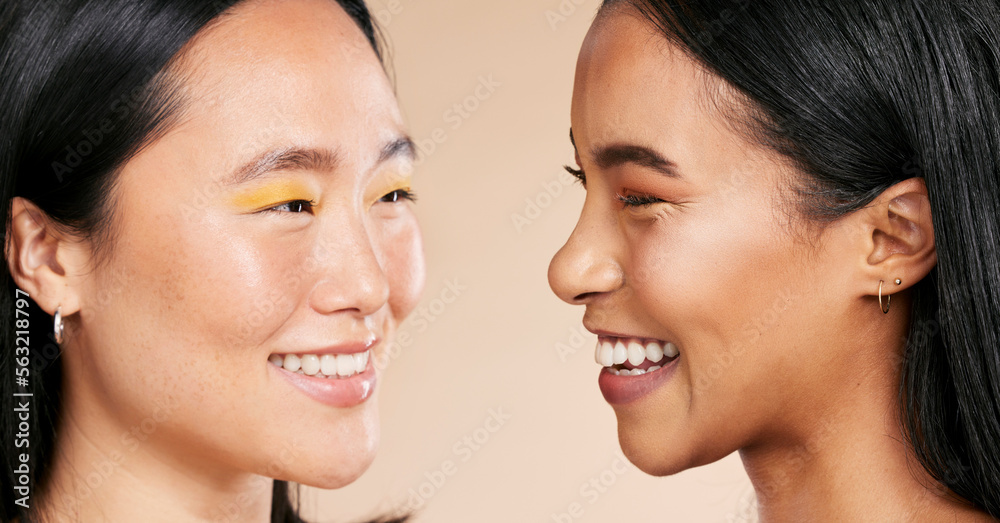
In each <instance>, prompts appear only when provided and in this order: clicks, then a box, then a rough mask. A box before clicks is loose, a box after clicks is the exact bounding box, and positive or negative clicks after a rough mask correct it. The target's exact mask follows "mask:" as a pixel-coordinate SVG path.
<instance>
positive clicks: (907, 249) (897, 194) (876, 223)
mask: <svg viewBox="0 0 1000 523" xmlns="http://www.w3.org/2000/svg"><path fill="white" fill-rule="evenodd" d="M869 210H870V211H871V212H870V214H869V215H868V217H867V219H868V220H870V221H869V230H871V244H870V250H869V253H868V257H867V264H868V268H869V270H870V271H871V275H870V277H871V278H872V279H873V281H875V282H879V281H883V280H884V282H885V283H886V284H888V285H887V286H886V288H885V289H883V290H888V291H889V292H898V291H899V290H902V289H905V288H907V287H910V286H911V285H913V284H915V283H917V282H919V281H920V280H922V279H923V278H924V277H925V276H927V274H928V273H930V271H931V270H932V269H933V268H934V266H935V265H936V264H937V252H936V250H935V248H934V223H933V220H932V215H931V206H930V199H929V198H928V196H927V186H926V184H925V183H924V180H923V179H922V178H911V179H909V180H905V181H902V182H899V183H897V184H896V185H893V186H892V187H890V188H889V189H887V190H886V191H885V192H883V193H882V194H881V195H879V197H878V198H877V199H876V200H875V201H874V202H872V205H871V206H870V207H869ZM896 280H900V283H899V284H897V283H896Z"/></svg>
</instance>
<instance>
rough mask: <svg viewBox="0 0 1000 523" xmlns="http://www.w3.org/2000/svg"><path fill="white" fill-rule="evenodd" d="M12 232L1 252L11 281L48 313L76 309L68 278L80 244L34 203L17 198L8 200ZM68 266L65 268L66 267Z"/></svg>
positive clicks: (70, 312) (77, 299)
mask: <svg viewBox="0 0 1000 523" xmlns="http://www.w3.org/2000/svg"><path fill="white" fill-rule="evenodd" d="M10 228H11V233H10V236H9V237H8V238H7V240H6V242H5V243H4V255H5V256H6V258H7V267H8V268H9V269H10V273H11V276H12V277H13V278H14V283H15V284H16V285H17V286H18V287H20V288H21V289H22V290H23V291H25V292H27V293H28V295H29V296H30V297H31V298H32V299H33V300H34V301H35V303H37V304H38V306H39V307H41V308H42V309H43V310H44V311H45V312H47V313H49V314H50V315H53V314H55V312H56V307H61V309H62V315H63V316H68V315H70V314H74V313H76V312H77V311H79V308H80V301H79V294H78V293H77V292H76V290H75V289H74V288H73V286H72V285H71V282H70V279H71V276H68V274H69V275H72V274H75V273H76V272H75V270H70V271H69V272H67V268H70V269H76V267H74V265H76V263H75V262H76V261H77V260H78V259H79V254H78V252H79V245H78V242H74V240H73V238H70V237H69V236H67V235H65V234H63V233H61V232H60V231H58V230H57V228H56V226H55V224H54V223H53V222H52V220H50V219H49V218H48V216H46V214H45V213H44V212H43V211H42V210H41V209H39V208H38V206H36V205H35V204H34V203H32V202H30V201H28V200H26V199H24V198H21V197H17V198H14V199H13V201H12V203H11V227H10ZM67 266H68V267H67Z"/></svg>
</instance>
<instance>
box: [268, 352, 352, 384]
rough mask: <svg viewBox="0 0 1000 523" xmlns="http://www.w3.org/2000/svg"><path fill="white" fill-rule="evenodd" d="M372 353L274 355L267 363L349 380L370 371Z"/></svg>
mask: <svg viewBox="0 0 1000 523" xmlns="http://www.w3.org/2000/svg"><path fill="white" fill-rule="evenodd" d="M370 359H371V351H370V350H366V351H364V352H358V353H354V354H323V355H318V354H286V355H284V356H282V355H281V354H272V355H270V356H269V357H268V358H267V361H268V362H270V363H271V365H274V366H275V367H278V368H280V369H285V370H287V371H288V372H296V373H298V374H302V375H305V376H315V377H318V378H347V377H350V376H354V375H355V374H360V373H362V372H365V371H366V370H367V369H368V361H369V360H370Z"/></svg>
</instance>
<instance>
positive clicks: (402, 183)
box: [371, 177, 413, 200]
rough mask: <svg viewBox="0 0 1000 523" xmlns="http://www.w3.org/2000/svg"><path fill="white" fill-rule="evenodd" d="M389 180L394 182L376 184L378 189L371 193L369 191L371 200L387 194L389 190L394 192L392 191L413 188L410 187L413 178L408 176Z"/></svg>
mask: <svg viewBox="0 0 1000 523" xmlns="http://www.w3.org/2000/svg"><path fill="white" fill-rule="evenodd" d="M391 181H392V182H395V183H387V184H385V185H379V186H376V187H377V188H378V189H377V190H375V191H372V193H371V194H372V197H371V200H378V199H379V198H382V197H383V196H385V195H387V194H389V193H391V192H394V191H412V190H413V189H411V187H412V181H413V180H411V179H410V177H406V178H398V177H397V178H395V179H394V180H391Z"/></svg>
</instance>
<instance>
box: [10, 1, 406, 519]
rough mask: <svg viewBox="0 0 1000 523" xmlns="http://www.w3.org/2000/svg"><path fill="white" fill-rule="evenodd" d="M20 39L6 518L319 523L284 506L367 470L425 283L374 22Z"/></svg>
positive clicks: (238, 9) (161, 11)
mask: <svg viewBox="0 0 1000 523" xmlns="http://www.w3.org/2000/svg"><path fill="white" fill-rule="evenodd" d="M0 25H2V31H0V34H2V36H0V38H2V40H0V93H2V94H0V96H2V105H0V122H2V127H3V129H4V139H3V140H2V141H0V159H2V163H0V175H2V184H0V190H2V195H0V196H2V201H3V202H4V205H5V212H4V213H3V216H4V229H5V237H4V240H5V241H4V247H5V263H6V270H4V271H2V273H3V274H4V275H5V277H9V278H8V279H7V283H6V284H5V285H4V292H3V299H2V303H0V305H2V310H3V314H2V315H3V318H4V322H3V325H4V326H3V329H2V335H3V347H4V349H5V350H4V352H3V354H2V356H0V374H2V378H0V398H2V400H0V401H2V404H3V409H2V410H3V412H2V414H0V419H2V423H0V432H2V441H3V445H2V456H3V461H4V470H5V472H4V473H3V474H2V478H3V481H2V485H0V487H2V489H3V491H4V494H3V500H4V502H3V508H2V519H3V520H4V521H11V520H18V521H21V522H29V521H88V522H89V521H143V522H155V521H164V522H166V521H170V522H174V521H271V522H296V521H301V519H300V518H299V516H298V515H297V510H295V509H294V508H293V506H292V502H291V499H292V497H291V496H290V494H289V488H288V483H286V482H295V483H299V484H307V485H313V486H317V487H321V488H338V487H341V486H344V485H347V484H349V483H351V482H352V481H354V480H355V479H356V478H357V477H358V476H360V475H361V473H362V472H364V470H365V469H366V468H367V467H368V466H369V464H370V463H371V461H372V459H373V457H374V454H375V449H376V447H377V444H378V436H379V425H378V415H377V410H376V401H375V399H376V398H375V396H376V390H377V389H376V383H377V381H378V377H379V374H380V370H381V367H382V366H381V365H376V362H380V361H382V358H381V356H382V351H383V347H384V346H385V345H386V344H387V342H388V340H389V339H390V338H391V337H392V335H393V333H394V330H395V328H396V326H397V325H398V324H399V322H400V321H401V320H402V319H403V318H404V317H405V316H406V315H407V314H408V313H409V312H410V311H411V310H412V309H413V307H414V305H415V303H416V301H417V300H418V297H419V294H420V292H421V289H422V286H423V282H424V262H423V252H422V243H421V237H420V232H419V229H418V226H417V223H416V220H415V217H414V214H413V211H412V207H411V204H410V200H411V199H412V194H411V191H410V178H411V172H412V166H413V146H412V142H411V141H410V139H409V138H408V137H407V134H406V132H405V128H404V125H403V122H402V119H401V117H400V111H399V108H398V106H397V102H396V98H395V94H394V92H393V88H392V86H391V85H390V82H389V81H388V79H387V76H386V74H385V71H384V69H383V66H382V63H381V54H380V51H379V42H378V39H377V37H376V34H377V33H376V29H375V28H374V26H373V23H372V19H371V17H370V14H369V12H368V10H367V8H366V7H365V5H364V3H363V2H362V1H361V0H337V1H333V0H245V1H239V0H236V1H231V2H203V1H194V0H107V1H103V2H88V1H82V0H81V1H71V0H65V1H59V2H4V3H3V4H2V5H0ZM15 377H16V379H15ZM394 521H395V520H394Z"/></svg>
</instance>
